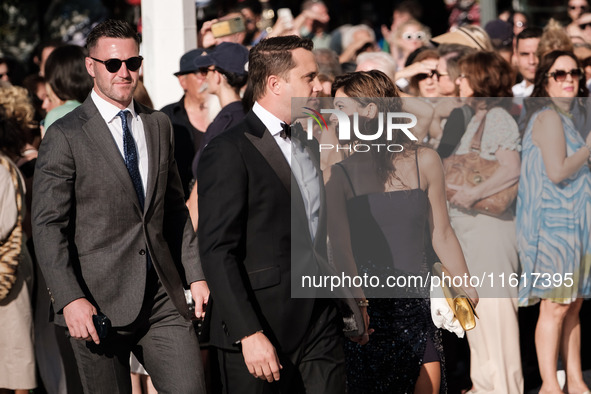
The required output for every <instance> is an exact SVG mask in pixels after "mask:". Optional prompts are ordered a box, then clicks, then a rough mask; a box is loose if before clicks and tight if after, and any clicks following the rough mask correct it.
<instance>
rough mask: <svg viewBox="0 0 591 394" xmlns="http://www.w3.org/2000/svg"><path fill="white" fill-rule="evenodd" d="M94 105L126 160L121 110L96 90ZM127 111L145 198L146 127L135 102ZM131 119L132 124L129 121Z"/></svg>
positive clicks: (93, 94)
mask: <svg viewBox="0 0 591 394" xmlns="http://www.w3.org/2000/svg"><path fill="white" fill-rule="evenodd" d="M90 97H91V98H92V101H93V102H94V105H96V108H97V109H98V111H99V113H100V114H101V117H102V118H103V119H104V120H105V122H106V123H107V126H108V127H109V131H111V135H112V136H113V139H114V140H115V143H116V144H117V148H119V152H120V153H121V156H122V157H123V159H124V160H125V153H124V152H125V151H124V150H123V126H122V125H121V118H120V117H119V116H117V114H118V113H119V111H121V109H119V108H117V107H116V106H114V105H113V104H111V103H109V102H108V101H106V100H105V99H103V98H102V97H101V96H99V95H98V94H97V93H96V92H95V91H94V89H92V93H91V94H90ZM126 110H128V111H129V113H130V114H131V116H129V115H128V117H127V126H128V127H129V131H130V132H131V135H132V136H133V140H134V141H135V146H136V148H137V153H138V167H139V170H140V176H141V178H142V185H143V187H144V196H145V194H146V188H147V187H148V146H147V145H146V135H145V133H144V125H143V123H142V120H141V118H140V116H139V115H138V114H137V113H136V112H135V110H134V108H133V100H131V102H130V103H129V105H128V106H127V108H126ZM130 118H131V122H130V121H129V119H130Z"/></svg>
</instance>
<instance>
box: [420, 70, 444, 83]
mask: <svg viewBox="0 0 591 394" xmlns="http://www.w3.org/2000/svg"><path fill="white" fill-rule="evenodd" d="M415 77H416V79H417V80H419V81H422V80H423V79H427V78H433V77H437V79H439V77H441V74H439V71H437V70H433V71H431V72H430V73H429V74H427V73H420V74H417V75H416V76H415Z"/></svg>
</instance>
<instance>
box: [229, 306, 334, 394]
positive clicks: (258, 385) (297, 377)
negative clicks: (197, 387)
mask: <svg viewBox="0 0 591 394" xmlns="http://www.w3.org/2000/svg"><path fill="white" fill-rule="evenodd" d="M277 353H278V355H279V359H280V362H281V365H282V366H283V369H281V371H280V379H279V381H277V382H273V383H268V382H267V381H266V380H261V379H257V378H255V377H253V376H252V375H251V374H250V373H249V372H248V369H247V367H246V364H245V363H244V357H243V356H242V352H234V351H228V350H223V349H218V360H219V365H220V371H221V375H222V386H223V393H224V394H234V393H248V394H251V393H252V394H263V393H264V394H267V393H294V394H299V393H309V394H313V393H318V394H321V393H322V394H343V393H344V392H345V356H344V352H343V334H342V326H341V323H340V317H339V314H338V311H337V308H336V307H335V306H334V305H333V303H332V302H329V301H323V300H317V301H316V305H315V308H314V312H313V316H312V319H311V324H310V327H309V329H308V331H307V332H306V335H305V336H304V339H303V340H302V343H301V344H300V345H299V346H298V347H297V348H296V349H295V350H294V351H292V352H289V353H283V352H281V351H280V350H279V351H278V352H277Z"/></svg>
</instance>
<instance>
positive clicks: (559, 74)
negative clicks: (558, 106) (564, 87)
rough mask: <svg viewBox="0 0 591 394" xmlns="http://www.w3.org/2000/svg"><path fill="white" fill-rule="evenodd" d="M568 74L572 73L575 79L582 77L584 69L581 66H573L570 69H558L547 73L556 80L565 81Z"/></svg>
mask: <svg viewBox="0 0 591 394" xmlns="http://www.w3.org/2000/svg"><path fill="white" fill-rule="evenodd" d="M568 74H570V76H571V77H573V79H576V78H581V77H582V76H583V70H581V69H580V68H573V69H572V70H570V71H565V70H556V71H552V72H551V73H547V74H546V77H548V78H550V77H552V78H554V80H555V81H556V82H564V81H566V76H567V75H568Z"/></svg>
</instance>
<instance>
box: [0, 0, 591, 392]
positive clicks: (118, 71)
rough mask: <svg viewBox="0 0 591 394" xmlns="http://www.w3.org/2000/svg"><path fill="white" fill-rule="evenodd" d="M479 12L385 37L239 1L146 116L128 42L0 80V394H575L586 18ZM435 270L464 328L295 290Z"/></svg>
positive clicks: (585, 160) (587, 188)
mask: <svg viewBox="0 0 591 394" xmlns="http://www.w3.org/2000/svg"><path fill="white" fill-rule="evenodd" d="M468 3H470V5H469V6H468V7H464V8H465V9H460V8H461V7H460V8H459V5H458V4H452V5H450V7H451V10H450V20H449V25H450V30H449V31H448V32H446V33H444V34H442V35H438V36H434V37H433V36H432V34H431V31H430V29H429V27H428V26H425V25H424V24H423V23H422V22H421V6H420V5H419V4H418V3H416V2H414V1H413V0H405V1H403V2H401V3H399V4H398V5H397V6H396V8H395V10H394V12H393V15H392V24H391V25H390V26H382V28H381V30H380V31H379V32H378V31H377V30H375V29H374V28H372V27H370V26H367V25H364V24H361V25H354V26H351V25H345V26H342V27H339V28H338V29H335V30H333V31H328V22H329V21H330V15H329V10H328V8H327V7H326V5H325V4H324V3H323V2H322V1H321V0H306V1H304V2H303V4H302V7H301V13H299V14H298V15H297V16H295V17H293V16H292V15H291V14H290V13H289V12H286V11H285V9H284V10H279V11H282V12H279V11H278V12H277V16H278V17H277V19H276V20H275V21H274V22H273V23H271V22H270V21H269V20H265V18H267V17H266V16H264V14H265V13H264V12H263V11H264V10H262V9H261V6H260V4H259V3H258V2H242V3H239V4H240V6H238V7H236V8H235V9H234V10H232V11H231V12H230V13H227V14H225V15H221V16H220V17H219V18H217V19H214V20H211V21H207V22H205V23H203V24H202V26H201V29H200V31H199V40H198V41H199V47H198V48H194V49H191V50H189V51H187V52H186V53H185V54H183V55H182V56H180V57H179V68H178V71H177V72H175V74H174V75H175V76H176V77H177V78H178V82H179V84H180V86H181V88H182V89H183V91H184V94H183V96H182V97H181V98H180V99H179V101H178V102H175V103H171V104H169V105H166V106H165V107H163V108H162V109H161V110H160V111H157V110H155V109H154V108H153V104H152V101H151V99H150V96H149V94H148V92H149V88H150V87H149V86H147V87H145V86H144V85H143V83H142V72H143V69H142V67H143V57H142V56H141V43H140V38H139V36H138V35H137V33H136V30H135V29H134V28H133V27H132V26H131V25H130V24H129V23H127V22H125V21H121V20H113V19H107V20H105V21H103V22H101V23H99V24H98V25H97V26H95V27H94V28H93V29H92V31H91V32H90V34H89V35H88V37H87V39H86V46H85V47H80V46H77V45H72V44H68V43H60V42H53V41H52V42H48V43H47V44H46V45H42V46H41V47H40V48H39V50H38V57H37V60H38V66H39V71H38V72H35V73H34V74H32V75H29V76H27V77H25V78H22V76H20V75H17V74H18V73H17V72H16V68H15V66H14V65H13V64H11V62H10V61H6V60H5V59H1V58H0V185H2V186H1V188H0V206H1V209H0V273H1V274H2V276H1V277H0V394H4V393H11V392H15V393H26V392H29V390H34V389H36V388H37V387H40V389H39V390H43V391H39V392H47V393H59V394H62V393H79V392H85V393H115V392H122V393H132V392H133V393H134V394H135V393H142V392H161V393H206V392H209V393H218V392H224V393H245V392H247V393H264V392H265V393H266V392H289V393H291V392H293V393H304V392H308V393H335V394H336V393H417V394H422V393H444V392H450V393H455V392H458V393H460V392H461V393H510V394H513V393H523V392H524V391H527V389H529V388H531V387H527V386H528V384H527V383H528V382H527V376H526V377H525V379H524V375H526V371H525V370H524V365H525V364H527V362H528V361H529V362H533V363H537V366H538V369H539V376H540V378H539V382H538V381H535V380H536V379H534V381H535V382H534V387H535V386H536V385H537V386H539V392H540V393H563V392H568V393H571V394H578V393H583V394H584V393H589V392H590V390H589V387H588V386H587V384H586V382H585V381H584V379H583V373H582V354H581V353H582V350H581V343H582V332H581V320H582V319H581V317H580V311H581V308H582V307H583V301H584V299H586V298H589V297H591V170H590V168H591V132H590V131H591V116H590V115H589V114H591V102H590V101H589V100H588V97H589V89H588V87H589V86H590V85H591V30H590V29H591V9H590V7H589V3H588V1H587V0H568V3H566V1H565V7H566V9H567V10H568V16H569V18H570V20H571V22H570V24H568V25H567V26H562V25H561V24H560V23H559V22H557V21H556V20H554V19H551V20H550V21H549V22H548V23H547V24H546V25H545V26H533V25H532V24H531V23H529V22H528V16H527V15H526V14H524V13H522V12H516V11H513V10H509V11H503V12H501V13H500V14H499V15H498V19H496V20H493V21H491V22H488V23H487V24H486V25H485V26H484V27H480V26H479V25H478V22H479V21H478V9H477V7H476V8H475V7H474V4H473V3H472V2H468ZM264 5H265V6H267V5H266V3H265V4H264ZM460 11H462V12H460ZM237 19H238V20H239V21H241V23H237V24H236V23H235V21H236V20H237ZM225 21H227V22H232V23H229V24H228V25H227V26H226V25H224V26H225V27H226V28H227V30H226V31H224V32H222V33H220V31H219V23H220V22H225ZM236 26H238V27H236ZM380 37H381V38H380ZM300 100H303V101H302V103H303V105H302V106H301V107H302V108H300V106H298V105H296V104H297V103H298V102H300ZM294 103H296V104H294ZM323 110H327V112H324V111H323ZM311 112H312V113H313V114H312V115H311V114H310V113H311ZM327 113H330V114H331V115H330V116H325V117H322V115H321V114H327ZM391 113H394V117H399V116H401V114H407V115H408V114H411V115H412V118H413V119H414V123H413V126H412V127H411V128H410V132H412V134H411V135H409V133H405V132H403V131H402V130H398V131H397V132H396V131H395V132H392V130H388V132H386V128H385V127H384V124H385V123H386V122H387V121H388V122H389V121H391V120H392V119H391V118H392V117H389V118H388V119H387V121H386V120H384V119H385V118H383V117H384V116H385V114H391ZM313 115H315V116H313ZM318 115H320V116H318ZM388 116H389V115H388ZM309 117H310V118H309ZM312 118H314V119H312ZM320 118H322V119H320ZM321 120H322V122H321ZM315 121H316V122H315ZM345 123H346V124H350V125H351V130H345V129H346V127H345V126H344V125H345ZM399 126H400V125H399ZM376 129H377V130H378V132H377V134H376V131H375V130H376ZM382 131H384V132H383V133H382ZM411 137H412V138H411ZM368 140H369V141H371V144H368V143H367V141H368ZM378 146H384V147H386V146H387V147H392V146H395V147H396V150H389V149H385V148H384V149H381V150H380V149H376V147H378ZM328 147H330V148H328ZM366 147H367V149H366ZM458 163H459V164H458ZM462 165H463V166H464V167H462V168H460V167H461V166H462ZM457 171H461V174H463V175H462V178H461V180H460V181H458V178H457V177H455V178H451V175H452V174H454V173H457ZM435 262H441V263H442V265H443V266H444V267H445V270H446V271H445V272H448V273H449V274H450V275H451V276H452V277H458V278H459V277H476V278H491V279H490V282H489V286H488V287H486V286H476V285H474V284H473V282H472V281H469V282H463V284H462V285H461V286H457V287H461V291H463V292H464V293H465V295H466V297H467V299H468V300H469V303H470V304H471V305H472V306H473V307H474V308H475V311H476V312H477V315H478V320H477V321H476V327H475V328H473V329H470V330H466V331H464V329H463V325H460V323H459V321H460V320H461V319H460V317H459V316H458V317H457V318H454V314H453V311H451V310H449V315H448V316H449V318H448V320H446V322H445V323H442V320H441V319H442V317H441V316H440V315H438V314H439V313H441V310H439V309H438V310H436V309H435V306H434V305H438V306H437V308H439V306H440V305H441V303H438V304H436V302H431V299H430V294H429V292H428V291H427V292H426V293H425V292H422V291H421V290H420V289H413V288H410V287H409V288H406V289H405V290H404V291H405V294H404V295H401V294H400V293H392V295H391V296H389V295H388V294H389V293H380V294H377V293H373V292H372V290H371V289H370V288H368V287H367V286H365V287H363V286H342V287H340V288H339V289H337V290H334V289H332V290H333V291H329V289H328V288H327V287H325V288H321V287H319V286H317V287H316V288H314V286H312V287H311V288H304V286H303V285H302V283H303V281H302V278H304V277H314V276H318V277H321V276H327V275H328V276H331V275H332V276H337V277H343V276H347V277H364V276H370V277H378V278H380V279H381V280H384V281H385V280H386V278H388V277H399V276H405V277H407V276H409V275H412V276H418V277H423V278H424V277H429V275H431V272H432V266H433V264H434V263H435ZM15 264H16V265H17V266H18V268H17V269H16V270H14V269H13V267H14V265H15ZM495 280H496V282H495ZM499 283H500V284H499ZM454 285H455V284H454ZM444 305H445V304H444ZM532 305H539V317H538V316H537V315H535V316H533V317H531V316H530V319H533V321H529V322H528V324H529V326H530V327H531V326H534V325H535V334H534V333H533V330H532V334H533V335H534V336H535V339H534V342H535V344H534V347H535V355H537V357H534V358H533V361H532V358H531V354H529V355H528V354H525V353H524V357H525V358H524V360H522V359H521V354H522V353H520V351H519V349H520V346H522V345H523V338H522V337H523V332H521V333H520V329H522V328H523V322H522V321H520V316H519V311H520V308H524V309H527V307H530V306H532ZM446 308H447V307H446ZM446 313H447V312H446ZM446 319H447V318H446ZM536 319H537V320H536ZM454 334H455V335H454ZM464 334H465V335H466V338H467V344H468V345H467V346H468V347H469V354H465V355H464V356H465V357H464V356H460V357H459V359H460V360H458V359H457V358H458V357H451V358H450V357H447V355H449V352H450V349H451V352H454V351H455V349H456V348H457V346H459V345H458V342H457V339H456V338H455V337H456V336H457V337H463V336H464ZM532 351H533V349H532ZM454 356H457V354H456V355H454ZM468 359H469V361H468ZM462 363H464V364H468V366H467V367H466V369H467V375H469V379H468V383H464V382H459V381H458V378H457V374H455V373H454V372H455V371H454V368H460V365H461V364H462ZM559 367H560V369H563V370H564V371H565V373H564V379H559V377H558V375H557V369H559ZM530 386H531V383H530Z"/></svg>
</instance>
